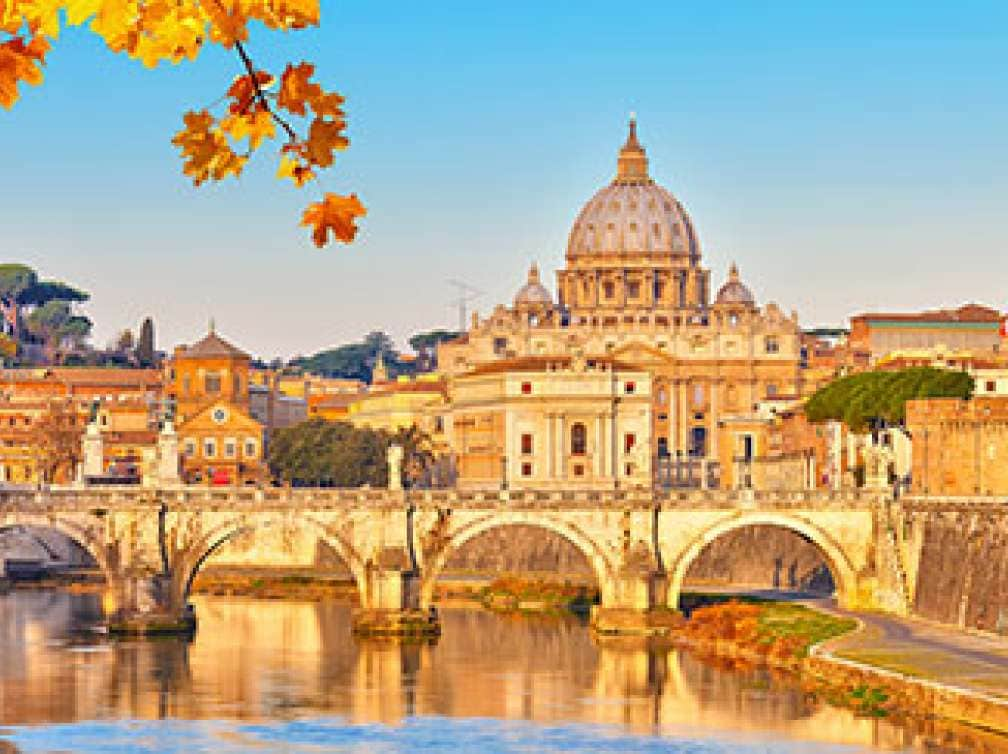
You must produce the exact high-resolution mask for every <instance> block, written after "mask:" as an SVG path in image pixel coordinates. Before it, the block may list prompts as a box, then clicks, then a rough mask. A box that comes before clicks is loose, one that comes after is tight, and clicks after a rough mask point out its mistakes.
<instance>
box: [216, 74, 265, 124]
mask: <svg viewBox="0 0 1008 754" xmlns="http://www.w3.org/2000/svg"><path fill="white" fill-rule="evenodd" d="M273 81H274V78H273V74H271V73H270V72H269V71H256V74H255V82H253V81H252V77H251V76H238V77H237V78H235V80H234V81H233V82H232V83H231V86H229V87H228V90H227V96H228V97H230V98H231V104H230V105H228V110H230V111H231V112H232V113H236V114H237V113H247V112H248V111H249V110H250V109H252V106H253V104H254V103H255V99H256V83H258V84H259V88H260V89H265V88H266V87H268V86H271V85H272V84H273Z"/></svg>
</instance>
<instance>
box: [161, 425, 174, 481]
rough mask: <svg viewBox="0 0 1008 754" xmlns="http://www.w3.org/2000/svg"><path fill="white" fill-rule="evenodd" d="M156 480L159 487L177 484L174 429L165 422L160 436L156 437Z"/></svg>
mask: <svg viewBox="0 0 1008 754" xmlns="http://www.w3.org/2000/svg"><path fill="white" fill-rule="evenodd" d="M157 480H158V484H159V485H160V486H171V485H176V484H178V483H179V444H178V435H177V434H175V427H174V425H173V424H172V423H171V422H170V421H167V422H165V425H164V428H163V429H162V430H161V434H160V435H158V448H157Z"/></svg>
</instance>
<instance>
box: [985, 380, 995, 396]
mask: <svg viewBox="0 0 1008 754" xmlns="http://www.w3.org/2000/svg"><path fill="white" fill-rule="evenodd" d="M996 390H997V385H996V383H995V382H994V380H987V392H988V393H993V392H995V391H996Z"/></svg>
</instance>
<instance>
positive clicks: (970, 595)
mask: <svg viewBox="0 0 1008 754" xmlns="http://www.w3.org/2000/svg"><path fill="white" fill-rule="evenodd" d="M904 528H905V536H906V539H907V540H908V544H909V545H910V547H909V548H908V549H909V552H910V553H911V555H910V557H909V558H908V561H909V562H908V563H907V565H908V569H907V570H908V573H910V574H915V575H916V578H915V579H913V581H914V582H915V583H914V586H915V589H914V592H913V600H912V609H913V612H914V613H915V614H916V615H918V616H920V617H922V618H926V619H928V620H933V621H937V622H939V623H944V624H947V625H952V626H957V627H959V628H961V629H967V630H977V631H984V632H989V633H998V634H1005V633H1008V504H1002V505H998V506H995V505H989V506H983V507H982V508H981V507H978V509H974V510H970V509H968V508H965V507H964V509H962V510H959V511H912V512H910V513H909V515H907V516H906V517H905V526H904Z"/></svg>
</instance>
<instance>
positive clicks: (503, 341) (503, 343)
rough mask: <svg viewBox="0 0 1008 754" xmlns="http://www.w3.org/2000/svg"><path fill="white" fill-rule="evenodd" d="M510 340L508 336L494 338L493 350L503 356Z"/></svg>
mask: <svg viewBox="0 0 1008 754" xmlns="http://www.w3.org/2000/svg"><path fill="white" fill-rule="evenodd" d="M507 346H508V340H507V338H494V341H493V350H494V353H495V354H497V355H498V356H503V355H504V352H505V351H507Z"/></svg>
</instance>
